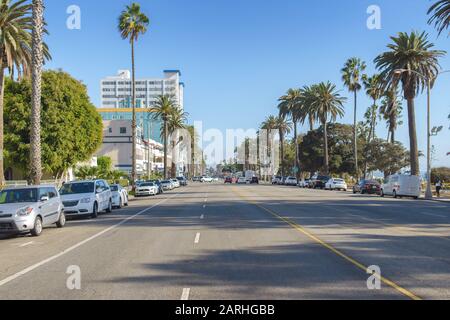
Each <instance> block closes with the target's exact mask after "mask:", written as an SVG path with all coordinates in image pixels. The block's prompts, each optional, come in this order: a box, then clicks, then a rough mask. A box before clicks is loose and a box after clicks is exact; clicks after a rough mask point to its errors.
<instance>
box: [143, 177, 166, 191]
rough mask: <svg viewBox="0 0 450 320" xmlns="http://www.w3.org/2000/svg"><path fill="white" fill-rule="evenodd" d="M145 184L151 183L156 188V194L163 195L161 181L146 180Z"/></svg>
mask: <svg viewBox="0 0 450 320" xmlns="http://www.w3.org/2000/svg"><path fill="white" fill-rule="evenodd" d="M146 182H152V183H154V184H156V185H157V186H158V194H163V193H164V189H163V186H162V183H161V180H148V181H146Z"/></svg>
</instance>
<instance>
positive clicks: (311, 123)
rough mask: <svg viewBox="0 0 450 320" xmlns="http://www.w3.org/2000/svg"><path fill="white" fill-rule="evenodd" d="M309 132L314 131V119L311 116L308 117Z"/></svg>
mask: <svg viewBox="0 0 450 320" xmlns="http://www.w3.org/2000/svg"><path fill="white" fill-rule="evenodd" d="M309 131H314V119H313V116H312V114H310V115H309Z"/></svg>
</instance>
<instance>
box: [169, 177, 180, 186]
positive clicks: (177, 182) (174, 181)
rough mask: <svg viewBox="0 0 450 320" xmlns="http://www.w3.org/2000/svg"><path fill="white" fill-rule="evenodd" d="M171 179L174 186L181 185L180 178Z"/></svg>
mask: <svg viewBox="0 0 450 320" xmlns="http://www.w3.org/2000/svg"><path fill="white" fill-rule="evenodd" d="M170 181H172V183H173V187H174V188H179V187H181V184H180V181H178V179H170Z"/></svg>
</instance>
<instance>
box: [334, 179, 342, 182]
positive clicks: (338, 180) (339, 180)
mask: <svg viewBox="0 0 450 320" xmlns="http://www.w3.org/2000/svg"><path fill="white" fill-rule="evenodd" d="M334 182H344V180H342V179H334Z"/></svg>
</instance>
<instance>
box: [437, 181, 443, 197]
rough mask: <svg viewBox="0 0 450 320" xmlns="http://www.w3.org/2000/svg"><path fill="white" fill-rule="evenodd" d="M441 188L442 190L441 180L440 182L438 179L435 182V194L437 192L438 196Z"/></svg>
mask: <svg viewBox="0 0 450 320" xmlns="http://www.w3.org/2000/svg"><path fill="white" fill-rule="evenodd" d="M441 190H442V182H441V180H438V181H437V182H436V194H437V197H438V198H440V197H441Z"/></svg>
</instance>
